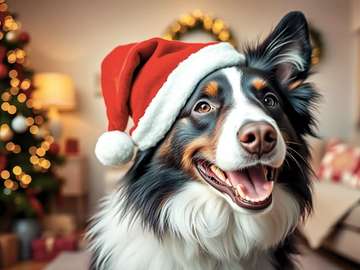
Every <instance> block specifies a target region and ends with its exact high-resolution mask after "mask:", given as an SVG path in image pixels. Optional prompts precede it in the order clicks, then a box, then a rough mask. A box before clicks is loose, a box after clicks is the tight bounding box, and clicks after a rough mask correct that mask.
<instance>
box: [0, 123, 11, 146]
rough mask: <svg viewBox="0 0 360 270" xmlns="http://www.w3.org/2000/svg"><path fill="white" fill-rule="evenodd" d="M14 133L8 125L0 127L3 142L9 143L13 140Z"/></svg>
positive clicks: (0, 137) (0, 136)
mask: <svg viewBox="0 0 360 270" xmlns="http://www.w3.org/2000/svg"><path fill="white" fill-rule="evenodd" d="M13 135H14V133H13V132H12V130H11V128H10V127H9V126H8V125H7V124H2V125H1V126H0V140H1V141H3V142H7V141H9V140H11V139H12V137H13Z"/></svg>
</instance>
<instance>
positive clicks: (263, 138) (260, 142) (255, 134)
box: [238, 121, 277, 157]
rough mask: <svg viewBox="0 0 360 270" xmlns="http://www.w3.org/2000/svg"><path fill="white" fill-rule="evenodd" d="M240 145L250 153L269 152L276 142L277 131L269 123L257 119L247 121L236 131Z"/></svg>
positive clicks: (260, 154)
mask: <svg viewBox="0 0 360 270" xmlns="http://www.w3.org/2000/svg"><path fill="white" fill-rule="evenodd" d="M238 138H239V141H240V144H241V146H242V147H243V148H244V149H245V150H246V151H247V152H248V153H250V154H257V155H258V156H259V157H261V156H262V155H263V154H266V153H269V152H271V150H273V149H274V147H275V145H276V142H277V133H276V130H275V129H274V127H273V126H272V125H270V124H269V123H266V122H263V121H258V122H248V123H246V124H245V125H243V126H242V127H241V128H240V129H239V131H238Z"/></svg>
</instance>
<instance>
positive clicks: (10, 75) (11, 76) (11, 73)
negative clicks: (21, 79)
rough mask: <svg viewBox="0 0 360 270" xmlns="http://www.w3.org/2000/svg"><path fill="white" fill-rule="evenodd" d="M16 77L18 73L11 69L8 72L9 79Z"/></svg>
mask: <svg viewBox="0 0 360 270" xmlns="http://www.w3.org/2000/svg"><path fill="white" fill-rule="evenodd" d="M17 76H18V72H17V70H16V69H12V70H10V71H9V77H10V78H16V77H17Z"/></svg>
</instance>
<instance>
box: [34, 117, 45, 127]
mask: <svg viewBox="0 0 360 270" xmlns="http://www.w3.org/2000/svg"><path fill="white" fill-rule="evenodd" d="M35 123H36V124H37V125H39V126H40V125H41V124H43V123H44V118H43V117H42V116H41V115H37V116H35Z"/></svg>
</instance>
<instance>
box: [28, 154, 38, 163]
mask: <svg viewBox="0 0 360 270" xmlns="http://www.w3.org/2000/svg"><path fill="white" fill-rule="evenodd" d="M30 163H31V164H33V165H36V164H38V163H39V158H38V157H37V156H35V155H33V156H31V157H30Z"/></svg>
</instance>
